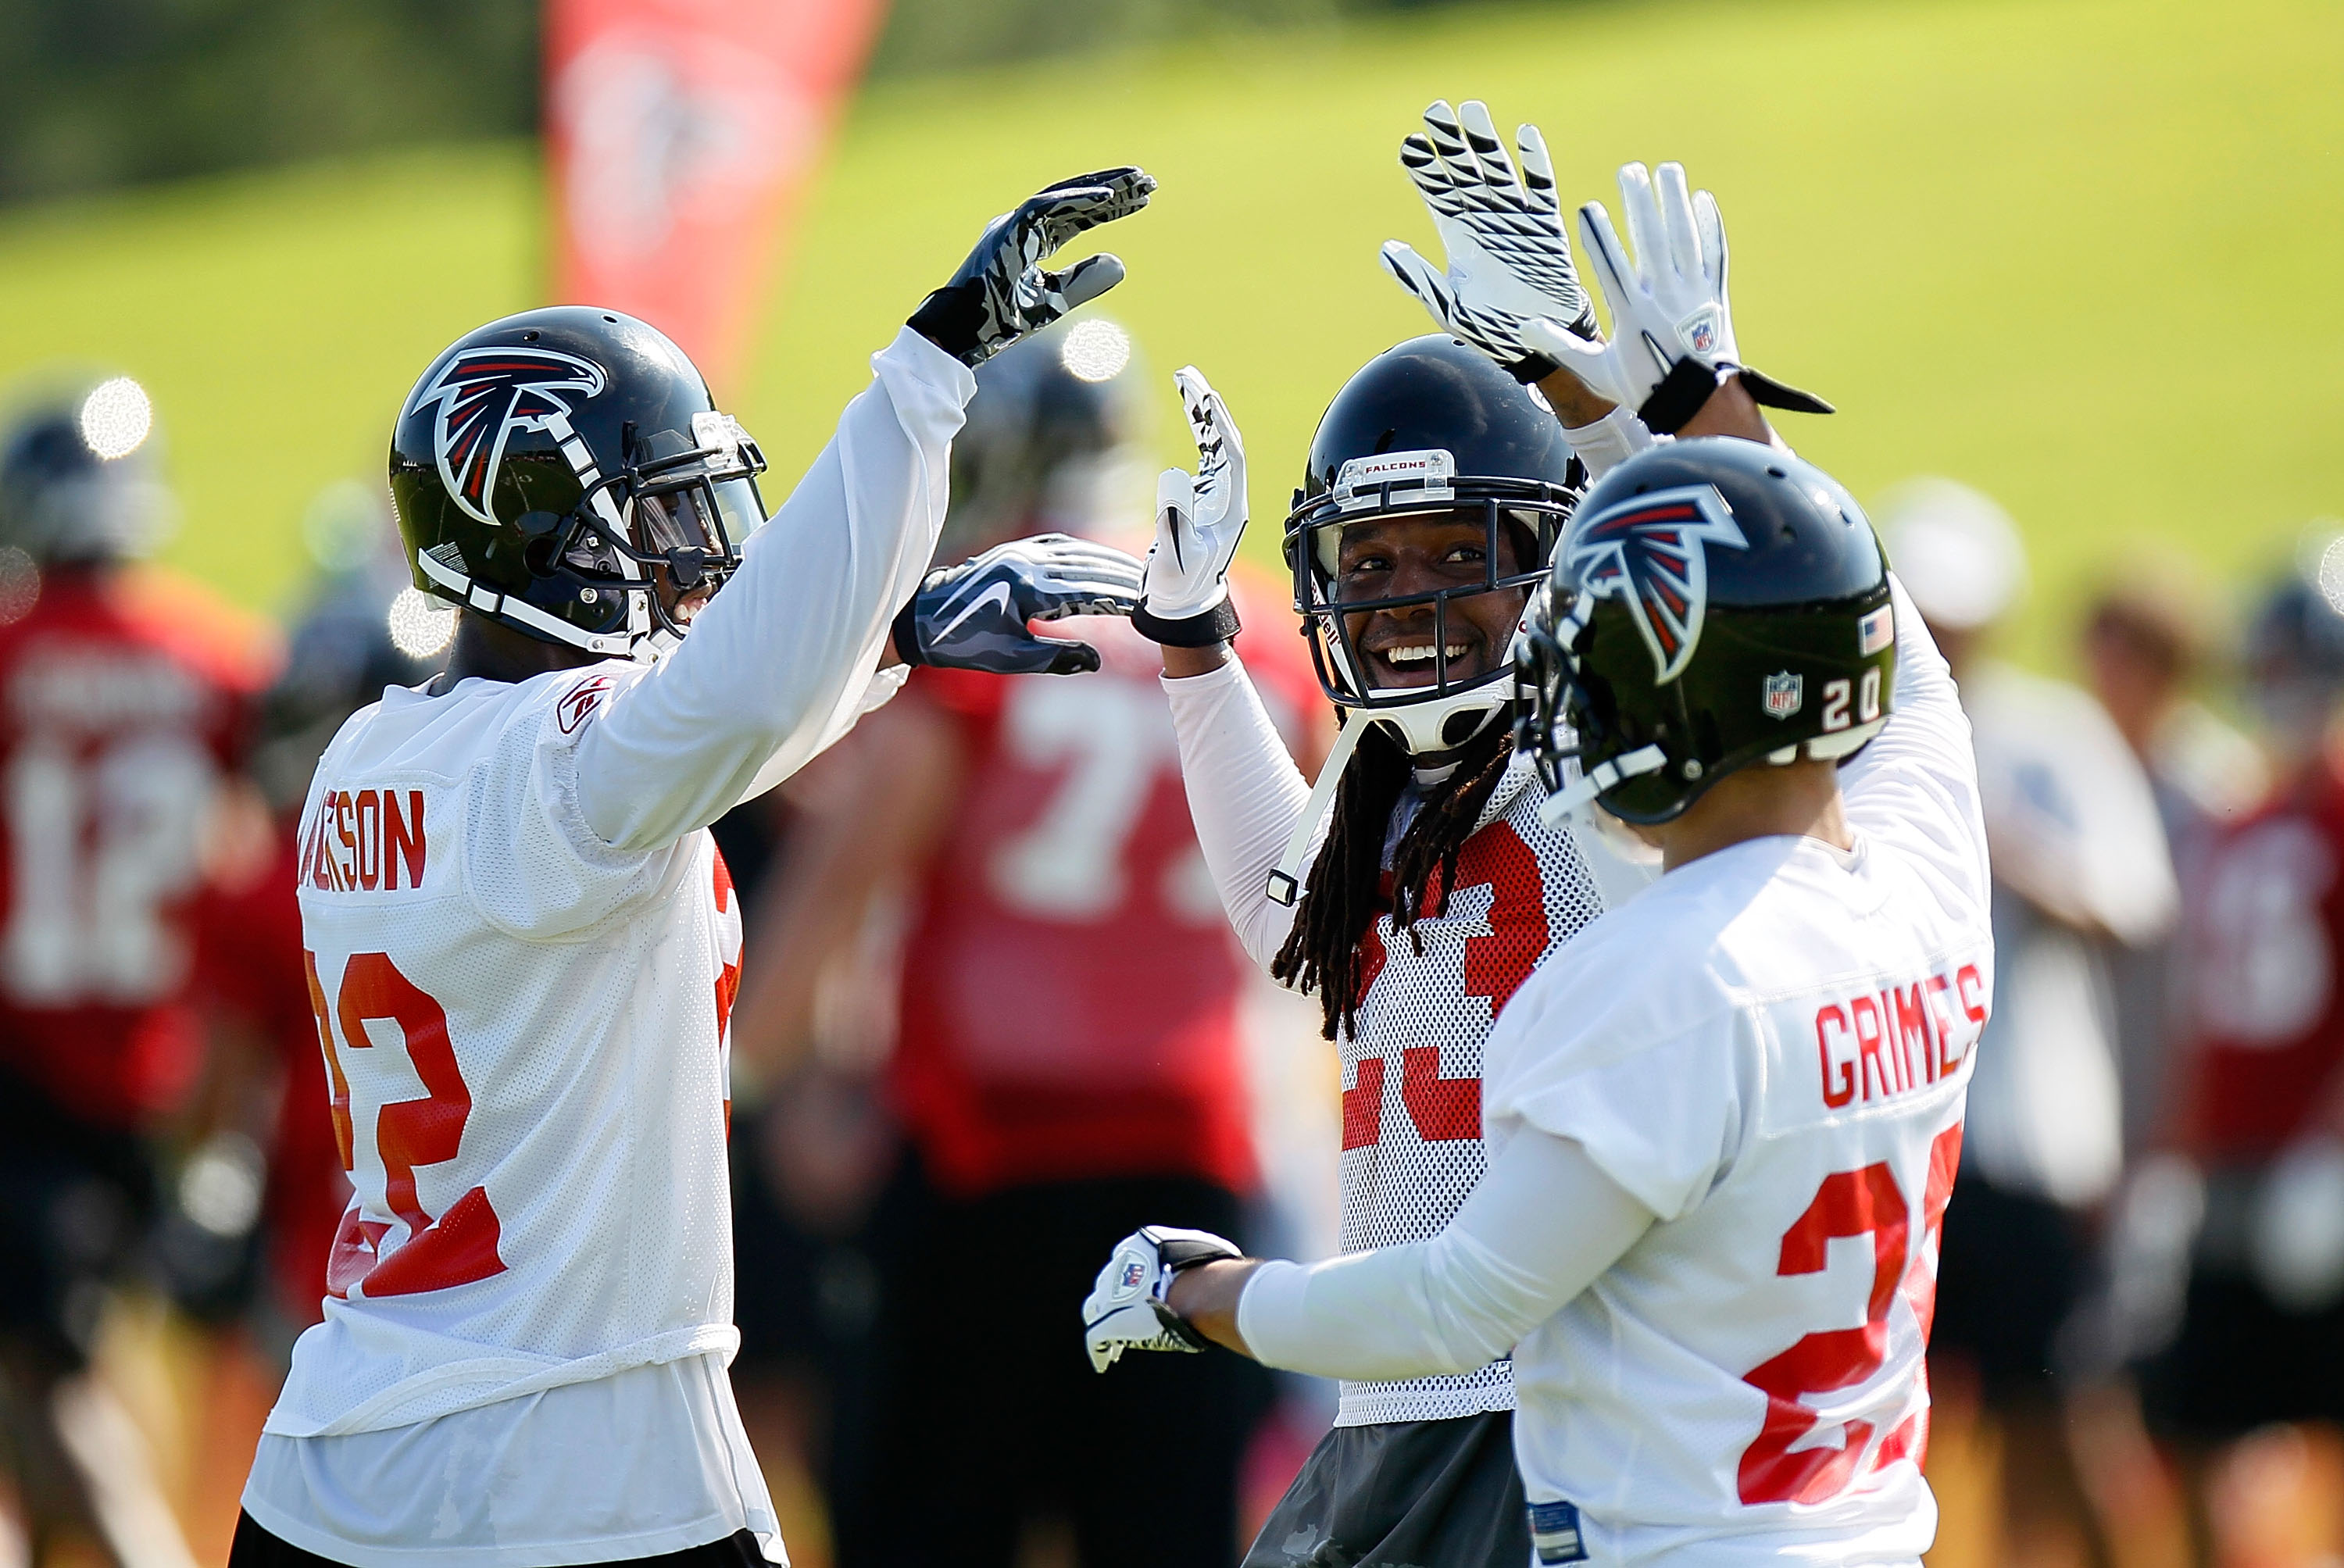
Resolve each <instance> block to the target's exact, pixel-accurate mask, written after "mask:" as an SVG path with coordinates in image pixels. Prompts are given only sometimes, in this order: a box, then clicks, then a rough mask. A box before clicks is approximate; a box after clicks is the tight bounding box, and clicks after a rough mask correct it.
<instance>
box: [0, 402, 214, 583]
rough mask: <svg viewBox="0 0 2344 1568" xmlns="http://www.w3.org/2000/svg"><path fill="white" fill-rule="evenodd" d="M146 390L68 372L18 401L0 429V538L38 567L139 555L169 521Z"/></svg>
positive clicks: (172, 514)
mask: <svg viewBox="0 0 2344 1568" xmlns="http://www.w3.org/2000/svg"><path fill="white" fill-rule="evenodd" d="M161 446H162V441H161V439H160V437H159V435H158V433H157V431H156V430H155V414H154V407H153V405H152V404H151V403H150V402H149V401H148V400H147V393H146V390H145V389H143V388H141V387H140V386H139V385H138V383H137V382H136V381H134V380H132V379H130V378H129V377H127V376H113V377H106V378H103V379H101V378H99V377H97V376H73V375H67V376H64V377H59V378H53V379H49V380H47V381H45V383H44V384H43V385H42V386H41V387H40V388H39V389H37V390H35V391H34V392H32V393H31V394H30V395H29V396H27V397H25V400H23V401H22V402H21V403H20V404H19V405H18V407H17V408H16V410H15V413H14V416H13V418H12V419H11V420H10V422H9V425H8V428H7V431H6V434H5V436H0V547H5V548H11V549H15V550H21V551H24V552H25V555H26V556H28V557H29V558H30V559H31V560H32V561H34V562H35V563H36V564H39V565H42V566H51V565H73V564H95V563H99V562H105V561H124V560H131V559H135V558H136V557H138V556H142V555H146V554H147V553H148V552H149V551H152V550H153V549H154V548H155V546H156V545H157V544H158V543H160V542H161V541H163V539H164V538H165V536H167V534H168V533H169V532H170V531H171V526H172V524H173V522H174V521H176V516H177V511H176V508H175V506H174V503H173V501H172V497H171V492H170V491H169V490H168V489H167V487H166V486H165V485H164V483H163V481H162V476H161V474H160V472H159V471H158V470H159V463H158V451H159V449H160V448H161Z"/></svg>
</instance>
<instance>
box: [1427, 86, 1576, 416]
mask: <svg viewBox="0 0 2344 1568" xmlns="http://www.w3.org/2000/svg"><path fill="white" fill-rule="evenodd" d="M1515 134H1516V138H1517V141H1518V144H1519V146H1520V147H1521V172H1520V173H1517V172H1516V171H1515V168H1514V165H1513V163H1512V162H1511V161H1510V160H1509V159H1508V158H1507V157H1506V149H1505V147H1504V145H1503V144H1502V143H1500V141H1499V140H1498V127H1497V126H1496V125H1495V124H1494V123H1493V122H1492V121H1491V120H1490V110H1489V107H1488V106H1486V105H1484V104H1481V103H1480V102H1478V101H1474V100H1469V101H1467V102H1466V104H1465V105H1464V106H1462V107H1461V108H1460V109H1458V110H1455V111H1452V110H1450V106H1449V105H1448V104H1447V102H1446V101H1440V102H1435V103H1434V104H1433V105H1432V106H1431V107H1430V108H1428V109H1426V110H1425V111H1424V129H1423V130H1422V131H1420V132H1418V133H1416V134H1414V135H1411V136H1409V137H1408V138H1407V139H1406V140H1404V141H1402V142H1401V143H1400V145H1399V161H1400V167H1402V168H1405V169H1406V170H1407V171H1408V177H1409V179H1411V180H1413V181H1415V182H1416V191H1417V194H1418V195H1419V196H1420V197H1423V198H1424V205H1425V207H1427V208H1428V209H1429V210H1430V212H1431V214H1432V226H1433V228H1436V229H1438V230H1439V231H1440V244H1441V247H1442V248H1443V249H1444V250H1446V251H1447V252H1448V257H1449V265H1448V268H1447V269H1446V270H1445V271H1444V270H1442V269H1440V268H1435V267H1434V266H1433V265H1432V264H1431V263H1430V262H1429V261H1427V260H1425V259H1424V258H1423V257H1421V256H1419V255H1418V254H1417V253H1416V252H1415V251H1414V250H1412V249H1410V248H1409V247H1408V246H1406V245H1403V244H1401V243H1400V242H1399V240H1397V239H1388V240H1386V241H1384V248H1383V263H1384V268H1385V270H1386V271H1388V272H1389V273H1390V274H1391V275H1392V276H1393V277H1394V278H1398V279H1399V286H1400V287H1401V288H1405V289H1407V290H1408V291H1409V293H1410V294H1413V295H1415V296H1416V297H1417V298H1419V299H1420V300H1421V301H1423V303H1424V308H1425V309H1427V310H1430V312H1432V319H1434V320H1435V321H1437V322H1439V323H1440V328H1441V330H1443V331H1445V332H1448V333H1450V335H1452V336H1454V337H1458V338H1461V339H1464V340H1465V341H1466V342H1468V343H1470V344H1472V345H1473V346H1474V347H1475V348H1477V349H1480V350H1481V351H1482V352H1483V353H1485V354H1487V355H1489V356H1490V358H1491V359H1495V360H1497V361H1498V363H1499V364H1500V365H1502V366H1504V367H1505V368H1506V369H1508V370H1510V371H1512V372H1513V375H1514V378H1515V379H1517V380H1521V381H1535V380H1538V379H1540V378H1541V377H1543V376H1548V375H1551V374H1552V373H1553V371H1554V369H1555V367H1556V366H1557V365H1558V364H1559V363H1563V362H1565V361H1562V360H1560V359H1557V358H1556V357H1555V356H1554V355H1552V354H1551V353H1549V352H1548V351H1546V350H1545V349H1541V348H1540V347H1538V346H1537V345H1535V344H1533V343H1532V342H1531V341H1530V340H1529V339H1527V338H1525V336H1524V335H1523V331H1522V328H1523V324H1524V323H1526V322H1529V321H1534V320H1540V319H1546V320H1550V321H1552V322H1553V323H1555V324H1557V325H1559V326H1560V327H1561V328H1562V329H1564V330H1565V331H1567V332H1570V333H1574V334H1576V335H1577V336H1579V337H1580V338H1581V339H1588V340H1593V339H1595V337H1596V330H1595V312H1594V311H1593V310H1592V309H1591V308H1590V307H1589V305H1588V299H1587V290H1586V289H1584V288H1581V287H1580V283H1579V272H1578V269H1577V268H1575V267H1573V266H1572V265H1571V241H1570V239H1569V238H1567V237H1566V236H1565V234H1564V232H1563V227H1562V209H1561V207H1560V206H1559V205H1558V204H1557V203H1556V201H1555V195H1554V165H1553V163H1552V161H1551V159H1549V158H1548V157H1547V151H1546V141H1545V138H1544V137H1541V136H1540V135H1539V128H1538V127H1537V126H1521V128H1520V129H1519V130H1518V131H1517V132H1516V133H1515Z"/></svg>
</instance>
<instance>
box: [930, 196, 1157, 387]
mask: <svg viewBox="0 0 2344 1568" xmlns="http://www.w3.org/2000/svg"><path fill="white" fill-rule="evenodd" d="M1155 189H1156V181H1155V180H1154V179H1152V178H1150V177H1148V176H1147V175H1146V174H1144V173H1142V172H1141V171H1139V170H1138V169H1136V168H1129V167H1125V168H1109V169H1101V170H1099V171H1098V172H1097V173H1096V174H1082V175H1076V176H1075V177H1072V178H1070V179H1062V180H1060V181H1058V182H1057V183H1056V185H1053V186H1051V187H1048V188H1047V189H1046V190H1043V191H1040V192H1037V193H1036V194H1035V195H1033V196H1030V197H1026V198H1025V200H1024V201H1023V202H1021V203H1019V204H1018V206H1017V207H1016V208H1015V210H1014V211H1011V212H1005V213H1003V214H1002V215H1001V216H1000V217H996V218H995V219H994V220H993V221H992V222H991V223H989V224H987V225H985V233H984V234H983V235H982V236H980V237H979V238H978V239H977V242H976V248H975V249H974V250H972V251H970V252H969V253H968V258H967V259H966V260H965V261H963V262H962V263H961V264H960V270H959V271H957V272H955V273H954V274H953V275H952V281H950V282H949V283H946V284H945V286H944V287H943V288H939V289H937V290H936V291H935V293H933V294H931V295H929V296H928V297H927V298H926V299H924V300H923V301H922V302H921V305H920V308H919V309H917V310H914V312H912V319H911V321H910V326H911V328H912V329H913V330H914V331H915V332H917V333H919V334H920V335H921V336H922V337H924V338H925V339H927V340H928V341H929V342H931V343H934V344H935V346H936V347H937V348H939V349H943V350H944V351H945V353H947V354H950V355H951V356H952V357H953V358H954V359H958V360H959V361H960V362H961V363H962V364H964V365H966V366H968V367H969V368H970V369H975V367H977V366H978V365H981V364H983V363H985V360H987V359H991V358H993V356H994V355H995V354H998V353H999V352H1001V350H1002V349H1006V348H1007V347H1009V345H1010V344H1012V343H1015V341H1017V339H1020V338H1023V337H1024V336H1025V335H1026V334H1027V333H1028V332H1038V331H1040V330H1041V329H1043V328H1045V327H1047V326H1048V325H1049V324H1050V323H1051V322H1053V321H1056V319H1058V318H1059V317H1061V316H1064V315H1065V314H1066V312H1067V311H1069V310H1071V309H1074V308H1075V307H1076V306H1077V305H1080V304H1083V303H1085V302H1086V301H1087V300H1092V299H1096V298H1098V297H1099V296H1100V295H1102V294H1104V293H1106V291H1107V290H1108V289H1110V288H1114V287H1115V286H1116V284H1118V283H1120V282H1122V281H1123V262H1122V261H1121V260H1120V259H1118V258H1116V257H1114V256H1112V255H1108V254H1106V253H1101V254H1100V255H1097V256H1090V257H1086V258H1083V259H1082V260H1080V261H1077V262H1076V263H1075V264H1074V265H1073V266H1072V267H1069V268H1066V270H1065V271H1064V272H1046V271H1044V270H1043V269H1042V266H1041V263H1042V260H1043V258H1046V257H1048V256H1050V255H1052V254H1053V253H1054V252H1056V251H1057V250H1058V249H1059V248H1062V247H1064V246H1065V245H1066V242H1067V241H1068V240H1070V239H1072V238H1075V236H1076V235H1078V234H1080V233H1082V232H1083V231H1084V230H1085V229H1089V228H1097V227H1098V226H1099V225H1100V224H1102V223H1112V222H1114V221H1115V220H1116V218H1118V217H1130V216H1131V215H1132V214H1133V213H1135V212H1137V211H1138V210H1139V209H1140V208H1141V207H1146V206H1147V198H1148V197H1149V195H1150V194H1151V193H1153V192H1154V190H1155Z"/></svg>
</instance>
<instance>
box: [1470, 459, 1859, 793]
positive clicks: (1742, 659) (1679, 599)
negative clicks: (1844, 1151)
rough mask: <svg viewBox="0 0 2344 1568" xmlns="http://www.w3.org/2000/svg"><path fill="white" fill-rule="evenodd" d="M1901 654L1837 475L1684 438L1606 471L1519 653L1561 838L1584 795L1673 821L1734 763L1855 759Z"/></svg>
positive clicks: (1524, 701)
mask: <svg viewBox="0 0 2344 1568" xmlns="http://www.w3.org/2000/svg"><path fill="white" fill-rule="evenodd" d="M1895 659H1896V647H1895V635H1894V612H1893V610H1892V608H1891V606H1890V604H1889V589H1888V564H1887V561H1886V558H1885V557H1884V555H1883V554H1882V553H1881V550H1880V544H1879V541H1878V540H1877V539H1876V538H1874V534H1873V531H1872V525H1871V523H1870V522H1869V521H1867V520H1866V519H1865V517H1864V511H1863V509H1862V508H1860V507H1858V506H1857V505H1856V503H1855V501H1854V498H1853V497H1851V496H1850V495H1849V494H1848V493H1847V491H1845V490H1844V489H1842V488H1841V487H1840V485H1839V484H1838V482H1837V481H1834V480H1833V479H1832V478H1831V477H1830V476H1829V475H1828V474H1825V473H1824V471H1823V470H1820V469H1818V468H1816V467H1814V465H1813V464H1811V463H1806V462H1803V461H1801V460H1799V459H1797V458H1794V457H1793V456H1791V455H1790V454H1789V453H1788V452H1784V451H1782V450H1779V449H1776V448H1772V447H1766V446H1761V445H1759V444H1758V443H1756V442H1754V441H1745V440H1732V439H1729V438H1725V437H1708V438H1702V439H1698V440H1681V441H1674V442H1671V443H1669V444H1667V445H1665V446H1660V447H1655V448H1652V450H1648V451H1645V452H1642V453H1639V454H1638V455H1637V456H1636V457H1634V458H1632V459H1631V460H1628V461H1627V462H1624V463H1622V464H1621V465H1620V467H1618V468H1617V469H1614V470H1612V471H1611V473H1609V474H1607V475H1606V476H1604V479H1603V481H1602V482H1601V483H1600V484H1598V485H1597V486H1595V488H1594V489H1593V490H1592V491H1590V492H1589V494H1588V496H1587V499H1586V500H1585V501H1583V502H1582V503H1581V506H1580V508H1579V511H1578V513H1577V515H1576V516H1575V517H1574V518H1573V519H1572V521H1571V525H1570V527H1569V528H1568V530H1567V531H1565V533H1564V535H1563V538H1562V541H1561V545H1560V546H1559V547H1558V548H1557V549H1556V551H1555V554H1554V562H1553V566H1552V569H1551V572H1549V574H1548V580H1547V582H1546V583H1545V585H1544V586H1543V587H1542V588H1541V590H1540V592H1539V593H1538V595H1537V597H1536V599H1535V601H1534V602H1533V603H1532V604H1531V610H1530V612H1529V614H1528V615H1527V617H1526V618H1525V630H1524V635H1523V637H1522V639H1521V642H1520V644H1519V645H1518V649H1517V659H1516V676H1517V680H1518V683H1519V697H1520V707H1519V709H1518V723H1519V725H1520V729H1521V743H1522V744H1524V745H1525V746H1527V747H1528V748H1529V749H1531V751H1532V753H1533V754H1535V755H1536V757H1537V758H1538V762H1539V766H1540V769H1541V773H1542V774H1543V775H1544V782H1545V784H1546V786H1547V789H1548V790H1549V792H1550V794H1551V798H1550V799H1549V801H1548V803H1547V805H1546V808H1545V810H1546V814H1547V816H1548V820H1549V821H1550V822H1551V823H1553V824H1556V825H1560V824H1561V821H1562V819H1563V818H1564V817H1565V816H1566V815H1568V814H1570V813H1571V812H1573V811H1576V810H1578V809H1580V808H1581V807H1583V806H1585V805H1586V804H1588V803H1590V802H1591V801H1601V803H1602V805H1603V807H1604V809H1605V810H1606V811H1608V812H1610V813H1611V814H1613V815H1615V816H1618V817H1621V818H1622V819H1624V820H1626V821H1629V822H1637V823H1658V822H1666V821H1669V820H1670V819H1672V818H1673V817H1675V816H1676V815H1678V814H1680V813H1682V811H1683V810H1684V809H1685V808H1686V807H1687V806H1689V805H1691V804H1692V803H1693V802H1694V801H1695V800H1697V799H1699V798H1700V797H1701V795H1702V792H1703V791H1705V790H1707V789H1708V788H1709V786H1710V785H1712V784H1715V783H1716V782H1717V781H1718V780H1719V779H1721V778H1723V777H1724V776H1725V775H1726V774H1730V773H1733V772H1734V771H1736V770H1737V769H1741V768H1745V767H1750V766H1753V765H1754V764H1761V763H1767V764H1787V763H1791V762H1794V761H1797V760H1798V759H1799V758H1801V757H1808V758H1813V759H1818V760H1825V761H1830V760H1837V759H1841V758H1844V757H1848V756H1852V755H1854V754H1855V753H1856V752H1857V751H1858V750H1860V749H1861V748H1862V747H1863V746H1864V744H1865V743H1866V742H1867V741H1869V740H1871V739H1872V737H1873V736H1874V735H1875V734H1877V733H1879V732H1880V728H1881V726H1882V725H1883V724H1884V723H1886V722H1887V718H1888V706H1889V693H1890V690H1891V688H1892V687H1893V685H1894V674H1895ZM1571 764H1576V767H1575V768H1573V767H1572V765H1571Z"/></svg>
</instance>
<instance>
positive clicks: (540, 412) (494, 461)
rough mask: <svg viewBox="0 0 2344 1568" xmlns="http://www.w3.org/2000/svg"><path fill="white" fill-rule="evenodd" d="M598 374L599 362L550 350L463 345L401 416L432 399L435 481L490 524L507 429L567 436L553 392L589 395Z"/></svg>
mask: <svg viewBox="0 0 2344 1568" xmlns="http://www.w3.org/2000/svg"><path fill="white" fill-rule="evenodd" d="M603 380H604V378H603V375H602V369H601V366H599V365H593V364H589V363H588V362H587V361H586V360H584V359H579V358H578V357H577V356H575V355H573V354H563V353H560V352H557V351H556V350H554V349H465V350H464V351H463V352H462V353H460V354H457V355H455V356H454V357H452V358H451V359H449V361H448V362H447V363H446V364H445V365H443V366H441V367H440V373H439V374H438V375H436V376H433V377H432V378H431V379H429V381H427V382H425V383H424V384H423V385H422V386H420V387H419V388H417V389H416V391H415V396H414V398H413V400H411V401H409V404H408V406H407V415H406V417H407V418H409V419H412V418H414V417H415V416H416V415H417V414H419V413H421V412H422V411H423V410H425V409H426V408H428V407H430V406H431V405H434V404H436V405H438V407H437V410H436V413H435V416H434V418H433V420H432V427H431V450H432V453H433V455H434V456H435V457H436V458H437V459H438V460H439V465H440V483H441V484H443V485H445V486H447V487H448V494H449V496H450V498H451V499H452V500H453V501H455V503H456V504H457V506H458V507H460V508H461V509H462V510H463V511H464V512H465V513H466V514H467V515H468V516H470V517H474V518H478V519H479V520H480V521H482V522H486V523H494V522H495V521H497V520H496V517H495V516H494V514H493V513H492V512H491V511H490V506H489V498H490V496H491V495H492V494H493V493H494V492H495V491H496V488H497V470H499V469H500V468H501V467H503V465H504V460H505V442H506V441H507V440H510V439H511V436H512V433H513V432H514V431H515V430H551V432H552V433H553V434H554V435H555V436H556V437H557V438H562V437H567V436H568V435H569V433H570V400H569V399H567V398H565V397H563V396H561V394H562V393H564V392H575V393H577V394H579V395H580V396H581V397H588V398H591V397H593V396H594V395H595V394H597V393H599V392H600V391H601V389H602V386H603ZM589 466H590V467H591V462H590V464H589Z"/></svg>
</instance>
